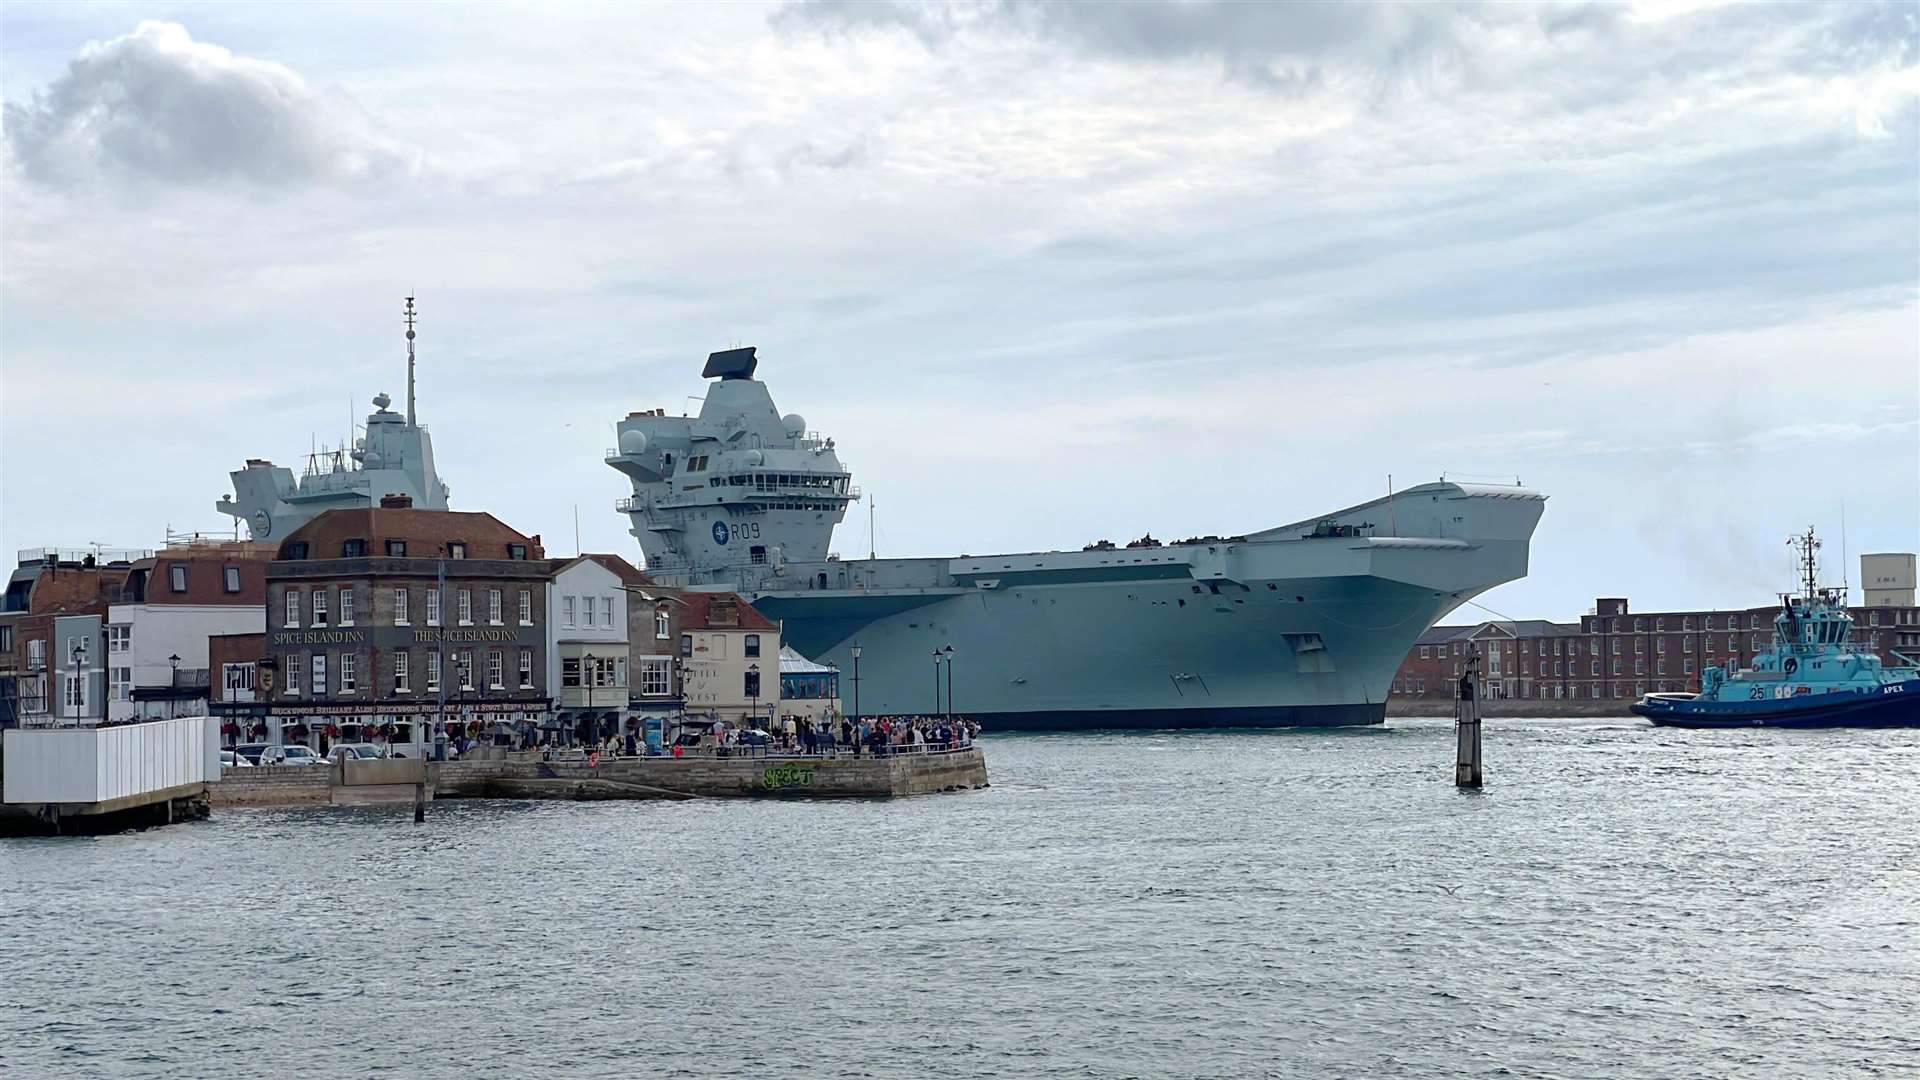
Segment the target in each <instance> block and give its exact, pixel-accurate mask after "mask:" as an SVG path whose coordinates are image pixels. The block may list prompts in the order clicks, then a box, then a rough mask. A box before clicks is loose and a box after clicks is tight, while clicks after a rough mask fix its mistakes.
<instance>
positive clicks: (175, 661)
mask: <svg viewBox="0 0 1920 1080" xmlns="http://www.w3.org/2000/svg"><path fill="white" fill-rule="evenodd" d="M167 663H169V664H171V665H173V682H172V683H171V686H172V688H173V689H176V690H177V689H179V688H180V654H179V653H174V654H173V655H172V656H169V657H167ZM209 693H211V691H209ZM179 714H180V701H179V699H178V698H173V697H169V698H168V699H167V718H168V719H172V718H173V717H175V716H178V715H179ZM103 715H104V714H103ZM135 719H138V717H136V718H135Z"/></svg>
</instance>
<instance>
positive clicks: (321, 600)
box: [313, 589, 327, 626]
mask: <svg viewBox="0 0 1920 1080" xmlns="http://www.w3.org/2000/svg"><path fill="white" fill-rule="evenodd" d="M313 625H315V626H325V625H327V590H325V589H315V590H313Z"/></svg>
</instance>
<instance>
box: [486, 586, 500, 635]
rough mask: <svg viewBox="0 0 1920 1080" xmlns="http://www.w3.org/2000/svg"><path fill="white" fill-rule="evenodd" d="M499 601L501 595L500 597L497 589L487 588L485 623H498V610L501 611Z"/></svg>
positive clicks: (496, 624) (497, 624)
mask: <svg viewBox="0 0 1920 1080" xmlns="http://www.w3.org/2000/svg"><path fill="white" fill-rule="evenodd" d="M500 601H501V597H500V590H499V589H488V590H487V623H488V624H489V625H491V626H499V625H500V612H501V603H500Z"/></svg>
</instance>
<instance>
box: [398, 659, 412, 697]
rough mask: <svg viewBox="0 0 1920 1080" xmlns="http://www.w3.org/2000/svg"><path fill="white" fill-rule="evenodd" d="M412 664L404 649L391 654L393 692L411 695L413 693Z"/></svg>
mask: <svg viewBox="0 0 1920 1080" xmlns="http://www.w3.org/2000/svg"><path fill="white" fill-rule="evenodd" d="M412 667H413V662H412V658H411V656H410V655H409V654H408V652H407V651H406V650H405V649H401V650H400V651H399V652H396V653H394V654H393V692H394V693H396V694H411V693H412V692H413V672H412V670H411V668H412Z"/></svg>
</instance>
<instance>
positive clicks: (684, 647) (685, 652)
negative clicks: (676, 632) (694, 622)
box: [680, 634, 693, 657]
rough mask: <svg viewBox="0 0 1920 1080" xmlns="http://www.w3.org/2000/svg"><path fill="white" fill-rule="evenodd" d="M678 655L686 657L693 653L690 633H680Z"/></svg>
mask: <svg viewBox="0 0 1920 1080" xmlns="http://www.w3.org/2000/svg"><path fill="white" fill-rule="evenodd" d="M680 655H681V656H687V657H690V656H692V655H693V635H692V634H681V635H680Z"/></svg>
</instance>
